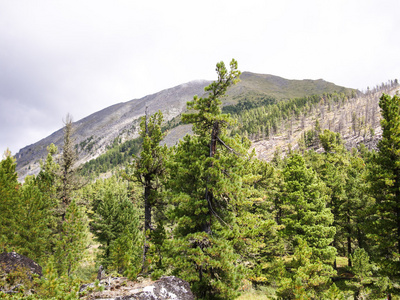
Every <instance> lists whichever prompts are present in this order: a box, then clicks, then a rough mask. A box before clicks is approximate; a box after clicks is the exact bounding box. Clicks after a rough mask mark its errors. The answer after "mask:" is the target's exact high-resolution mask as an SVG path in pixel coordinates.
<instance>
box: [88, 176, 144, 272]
mask: <svg viewBox="0 0 400 300" xmlns="http://www.w3.org/2000/svg"><path fill="white" fill-rule="evenodd" d="M94 186H95V187H96V189H95V192H94V194H93V195H92V196H93V197H94V202H93V210H94V215H93V221H92V222H91V224H90V225H91V230H92V233H93V234H94V236H95V237H96V239H97V241H98V242H100V244H101V247H100V248H101V250H102V252H101V254H100V259H101V264H102V265H103V266H104V267H105V268H106V269H109V270H110V271H112V270H116V271H118V272H119V273H123V272H124V271H127V270H128V269H130V270H133V269H134V270H137V268H138V263H139V262H140V259H138V258H139V257H140V254H139V253H140V243H141V233H140V231H139V216H138V211H137V209H136V208H135V207H134V206H133V204H132V202H131V201H130V199H129V196H128V188H127V182H126V181H123V180H119V179H117V178H116V177H111V178H109V179H105V180H98V181H97V182H96V183H95V184H94ZM135 272H136V271H132V274H133V273H135ZM136 274H137V272H136V273H135V275H136Z"/></svg>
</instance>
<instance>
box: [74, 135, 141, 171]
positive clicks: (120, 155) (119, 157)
mask: <svg viewBox="0 0 400 300" xmlns="http://www.w3.org/2000/svg"><path fill="white" fill-rule="evenodd" d="M142 143H143V140H142V138H141V137H139V138H136V139H132V140H127V141H125V142H124V143H122V144H115V145H113V147H111V148H110V149H108V150H107V152H106V153H104V154H102V155H100V156H99V157H97V158H95V159H92V160H90V161H88V162H86V163H85V164H84V165H83V166H82V169H81V170H80V174H82V175H84V176H86V177H90V176H93V177H94V178H96V177H97V176H98V175H99V174H101V173H107V172H109V171H110V170H111V169H113V168H116V167H118V166H123V165H126V164H128V163H130V162H131V160H132V155H137V154H138V153H139V152H140V150H141V148H142Z"/></svg>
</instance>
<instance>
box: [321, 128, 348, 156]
mask: <svg viewBox="0 0 400 300" xmlns="http://www.w3.org/2000/svg"><path fill="white" fill-rule="evenodd" d="M318 137H319V140H320V142H321V144H322V147H323V148H324V150H325V152H332V151H336V150H339V148H340V147H341V146H342V144H343V142H342V139H341V137H340V133H334V132H332V131H330V130H328V129H325V130H324V132H323V133H320V134H319V136H318Z"/></svg>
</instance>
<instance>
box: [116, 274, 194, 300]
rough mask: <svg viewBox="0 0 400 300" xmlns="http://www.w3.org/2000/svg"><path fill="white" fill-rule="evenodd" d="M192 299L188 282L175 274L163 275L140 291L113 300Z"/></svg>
mask: <svg viewBox="0 0 400 300" xmlns="http://www.w3.org/2000/svg"><path fill="white" fill-rule="evenodd" d="M134 299H135V300H167V299H177V300H178V299H179V300H194V296H193V293H192V291H191V290H190V286H189V283H187V282H186V281H184V280H182V279H180V278H177V277H175V276H164V277H162V278H161V279H160V280H159V281H156V282H155V283H154V284H152V285H149V286H146V287H144V288H143V290H142V291H140V292H139V293H136V294H132V295H129V296H124V297H117V298H115V300H134Z"/></svg>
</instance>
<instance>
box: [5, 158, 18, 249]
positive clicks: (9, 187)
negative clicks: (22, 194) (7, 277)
mask: <svg viewBox="0 0 400 300" xmlns="http://www.w3.org/2000/svg"><path fill="white" fill-rule="evenodd" d="M15 168H16V164H15V159H14V158H13V157H11V153H10V152H9V151H7V152H6V154H5V158H4V159H3V160H2V161H0V212H1V213H0V252H3V251H5V250H7V248H9V247H10V246H12V244H13V242H12V240H13V238H14V233H15V230H16V226H17V224H18V222H17V221H18V219H17V218H16V214H15V211H14V208H15V207H16V205H17V203H18V198H19V189H20V188H21V185H20V184H19V183H18V180H17V172H16V171H15Z"/></svg>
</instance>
